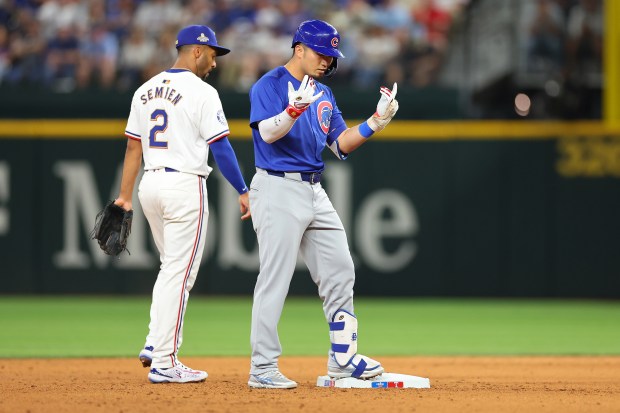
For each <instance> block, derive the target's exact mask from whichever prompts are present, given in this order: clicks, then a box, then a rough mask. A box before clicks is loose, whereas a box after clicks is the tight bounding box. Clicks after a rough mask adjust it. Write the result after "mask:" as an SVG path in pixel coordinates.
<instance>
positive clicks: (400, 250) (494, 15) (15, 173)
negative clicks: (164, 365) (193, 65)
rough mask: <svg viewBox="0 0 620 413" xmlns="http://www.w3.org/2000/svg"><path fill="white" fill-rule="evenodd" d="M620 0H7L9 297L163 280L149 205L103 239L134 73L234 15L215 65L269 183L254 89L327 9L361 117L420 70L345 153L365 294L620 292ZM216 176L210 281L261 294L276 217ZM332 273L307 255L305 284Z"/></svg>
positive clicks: (340, 170) (4, 167) (347, 102)
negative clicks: (387, 115) (265, 246)
mask: <svg viewBox="0 0 620 413" xmlns="http://www.w3.org/2000/svg"><path fill="white" fill-rule="evenodd" d="M619 3H620V2H618V1H615V0H607V1H603V0H469V1H468V0H434V1H433V0H403V1H397V0H374V1H372V0H338V1H325V0H309V1H296V0H283V1H279V0H237V1H235V0H188V1H173V0H154V1H139V0H0V263H1V269H0V293H2V294H15V293H20V294H60V293H62V294H65V293H97V294H144V295H147V294H149V293H150V291H151V289H152V285H153V282H154V279H155V276H156V273H157V266H158V256H157V254H156V252H155V251H156V249H155V247H154V244H153V242H152V239H151V236H150V232H149V230H148V226H147V223H146V221H145V219H144V217H143V215H142V213H141V211H140V210H139V204H138V202H135V204H134V206H136V209H137V211H136V212H137V213H136V217H135V221H134V227H133V232H132V235H131V241H130V245H129V250H130V251H131V255H123V256H122V257H121V258H120V260H117V259H111V258H110V257H107V256H105V255H103V253H102V252H101V251H100V250H99V248H98V246H97V244H96V243H95V242H94V241H91V240H89V232H90V230H91V228H92V225H93V223H94V217H95V215H96V213H97V211H98V210H99V209H100V208H101V207H102V206H103V205H104V203H105V202H106V200H108V199H112V198H114V197H115V195H116V194H117V192H118V186H119V182H120V171H121V167H122V160H123V154H124V148H125V138H124V136H123V131H124V127H125V121H126V118H127V115H128V113H129V104H130V101H131V96H132V93H133V91H134V89H135V88H136V87H137V86H138V85H139V84H140V83H141V82H143V81H144V80H146V79H148V78H149V77H150V76H152V75H154V74H156V73H158V72H160V71H161V70H164V69H166V68H168V67H169V66H170V65H171V64H172V63H173V61H174V58H175V49H174V40H175V35H176V33H177V31H178V29H179V28H180V27H182V26H184V25H187V24H207V25H209V26H211V27H212V28H214V29H215V31H216V33H217V35H218V41H219V43H220V44H223V45H225V46H226V47H229V48H231V49H232V51H233V52H232V53H231V54H230V55H227V56H225V57H221V58H219V59H218V60H217V64H218V69H217V70H216V71H215V72H214V74H213V75H212V77H210V78H209V82H210V83H212V84H213V85H214V86H215V87H216V88H217V89H218V90H219V93H220V96H221V99H222V101H223V104H224V109H225V111H226V114H227V117H228V118H229V120H230V124H231V130H232V135H231V139H232V143H233V146H234V147H235V149H236V151H237V154H238V156H239V160H240V163H241V165H242V169H243V171H244V176H245V178H246V181H247V182H249V181H250V179H251V176H252V174H253V153H252V143H251V139H250V131H249V127H248V120H247V119H248V117H249V99H248V96H247V93H248V90H249V88H250V87H251V85H252V84H253V82H254V81H256V80H257V79H258V78H259V77H260V76H261V75H262V74H263V73H264V72H266V71H267V70H269V69H271V68H272V67H274V66H277V65H280V64H283V63H284V62H286V60H287V59H288V57H289V56H290V55H291V48H290V46H291V44H290V39H291V34H292V32H293V31H294V30H295V28H296V27H297V26H298V25H299V23H300V22H302V21H304V20H307V19H309V18H321V19H325V20H327V21H329V22H330V23H332V24H333V25H334V26H336V27H337V29H338V30H339V32H340V34H341V36H342V43H341V47H342V51H343V53H344V54H345V56H346V59H343V60H341V61H339V69H338V73H337V74H336V75H335V76H334V77H333V78H331V79H327V80H326V81H325V83H326V84H327V85H328V86H330V87H331V88H332V89H333V90H334V92H335V95H336V97H337V100H338V104H339V107H340V108H341V109H342V110H343V112H344V115H345V119H347V120H348V123H349V125H354V124H355V122H356V121H359V120H363V119H365V118H366V117H368V116H369V115H370V114H371V113H372V112H373V111H374V107H375V105H376V101H377V99H378V97H379V94H378V89H379V86H380V85H383V84H385V85H391V84H392V83H393V82H398V84H399V93H398V99H399V102H400V110H399V112H398V115H397V117H396V120H395V121H394V122H393V123H392V124H391V125H390V127H389V128H387V129H386V130H385V131H384V132H382V133H381V134H380V135H378V136H376V137H373V139H372V140H371V141H370V142H369V143H368V144H367V146H365V147H364V148H363V150H360V151H358V152H356V153H355V154H354V155H353V156H351V158H350V159H349V160H347V161H346V162H337V161H336V160H335V159H332V158H331V157H330V156H329V155H328V154H326V155H325V159H326V160H327V162H328V165H327V169H326V174H325V187H326V189H327V191H328V193H329V194H330V197H331V199H332V202H333V203H334V204H335V206H336V209H338V211H339V213H340V215H341V218H342V220H343V222H344V224H345V227H346V228H347V233H348V236H349V244H350V248H351V251H352V253H353V255H354V259H355V262H356V268H357V282H356V294H357V295H358V296H403V297H421V296H431V297H438V296H441V297H454V296H458V297H578V298H616V299H617V298H620V277H619V276H618V275H619V272H620V253H619V252H618V251H619V246H620V245H619V242H618V237H619V234H620V218H619V217H618V211H620V181H619V178H620V102H619V100H620V93H619V92H620V29H618V25H617V24H616V25H615V26H614V25H613V24H611V22H612V21H613V20H614V18H615V20H616V21H617V20H618V18H620V7H619ZM211 164H214V162H212V161H211ZM208 188H209V198H210V211H211V216H210V223H209V225H210V228H209V238H208V242H207V246H206V254H205V256H204V259H203V263H202V269H201V273H200V274H199V277H198V280H197V283H196V285H195V287H194V290H193V292H194V293H197V294H221V295H246V296H249V295H250V294H251V292H252V290H253V286H254V281H255V277H256V275H257V274H258V268H259V267H258V265H259V264H258V255H257V246H256V239H255V234H254V233H253V232H252V228H251V225H250V224H248V223H242V222H240V221H239V216H238V215H239V214H238V210H237V206H236V196H235V194H234V191H233V190H232V189H231V188H229V186H228V185H227V184H226V183H225V181H224V180H223V178H222V177H221V175H220V174H219V172H217V171H214V173H213V174H212V176H211V177H210V179H209V182H208ZM135 200H137V197H135V196H134V201H135ZM315 291H316V287H315V286H314V285H313V284H312V282H311V280H310V277H308V276H307V271H306V270H305V266H304V265H303V263H301V261H300V265H299V274H297V276H296V277H294V280H293V284H292V286H291V292H292V293H293V294H297V295H315V294H316V293H315Z"/></svg>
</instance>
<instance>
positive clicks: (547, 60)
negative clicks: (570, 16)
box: [521, 0, 565, 73]
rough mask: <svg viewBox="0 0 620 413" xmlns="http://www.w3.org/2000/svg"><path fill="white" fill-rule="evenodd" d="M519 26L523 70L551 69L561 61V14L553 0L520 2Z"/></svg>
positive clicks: (562, 51) (546, 71) (555, 67)
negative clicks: (520, 23)
mask: <svg viewBox="0 0 620 413" xmlns="http://www.w3.org/2000/svg"><path fill="white" fill-rule="evenodd" d="M521 19H522V22H523V23H522V25H521V27H522V30H523V31H524V33H526V38H525V42H526V44H525V52H526V70H527V71H530V72H545V73H549V72H554V71H557V70H559V69H560V68H561V67H562V66H563V64H564V35H565V31H564V26H565V23H564V16H563V13H562V8H561V7H560V5H558V4H557V3H556V2H555V1H553V0H533V1H530V2H528V3H526V4H524V6H523V12H522V18H521Z"/></svg>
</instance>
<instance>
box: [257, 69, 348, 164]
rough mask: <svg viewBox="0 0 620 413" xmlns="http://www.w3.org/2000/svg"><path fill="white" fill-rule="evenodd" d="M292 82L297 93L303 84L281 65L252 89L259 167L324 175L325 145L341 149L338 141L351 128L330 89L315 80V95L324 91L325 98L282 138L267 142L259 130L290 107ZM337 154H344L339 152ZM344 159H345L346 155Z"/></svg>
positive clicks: (315, 103)
mask: <svg viewBox="0 0 620 413" xmlns="http://www.w3.org/2000/svg"><path fill="white" fill-rule="evenodd" d="M288 82H291V83H292V84H293V87H294V88H295V90H297V89H299V85H300V84H301V82H300V81H299V80H297V79H295V78H294V77H293V76H292V75H291V74H290V73H289V71H288V70H286V68H284V67H283V66H280V67H277V68H275V69H273V70H271V71H270V72H268V73H266V74H265V75H264V76H263V77H261V78H260V79H259V80H258V82H256V83H255V84H254V86H252V89H251V90H250V104H251V109H250V126H251V127H252V136H253V140H254V153H255V164H256V166H257V167H259V168H263V169H269V170H274V171H284V172H320V171H322V170H323V169H324V167H325V164H324V163H323V157H322V156H321V153H322V152H323V150H324V149H325V146H326V145H328V146H330V147H332V148H334V146H335V147H336V148H337V144H338V142H337V141H336V140H337V139H338V136H340V134H341V133H342V132H343V131H344V130H345V129H346V128H347V125H346V124H345V122H344V119H342V112H341V111H340V109H338V106H336V99H335V98H334V95H333V93H332V91H331V89H330V88H329V87H327V86H325V85H323V84H321V83H318V82H316V81H315V85H316V92H315V94H316V93H319V92H320V91H321V90H322V91H323V92H324V93H323V96H321V97H320V98H319V100H317V101H316V102H314V103H313V104H312V105H310V107H309V108H308V109H307V110H306V111H305V112H304V113H303V114H302V115H301V116H300V117H299V118H298V119H297V121H296V122H295V123H294V125H293V128H292V129H291V130H290V131H289V132H288V133H287V134H286V135H284V136H283V137H282V138H281V139H279V140H277V141H275V142H274V143H267V142H265V141H264V140H263V138H261V136H260V132H259V131H258V123H259V122H260V121H262V120H265V119H269V118H271V117H273V116H275V115H277V114H279V113H281V112H282V111H283V110H284V109H286V107H287V106H288ZM337 152H338V153H340V151H339V150H337ZM340 157H341V158H342V159H344V158H345V156H344V154H340Z"/></svg>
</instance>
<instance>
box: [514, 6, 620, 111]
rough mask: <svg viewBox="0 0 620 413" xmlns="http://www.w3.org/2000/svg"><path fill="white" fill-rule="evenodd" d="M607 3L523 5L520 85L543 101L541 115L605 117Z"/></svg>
mask: <svg viewBox="0 0 620 413" xmlns="http://www.w3.org/2000/svg"><path fill="white" fill-rule="evenodd" d="M606 1H618V0H606ZM603 6H604V5H603V0H525V1H524V2H523V3H522V4H521V14H520V19H519V27H518V31H517V32H518V33H519V36H518V38H519V44H520V58H519V67H518V68H517V70H516V72H517V74H518V79H519V80H518V83H519V84H520V85H521V86H524V87H525V88H526V89H527V87H528V86H529V87H530V92H533V93H534V95H533V96H532V97H534V98H535V97H536V96H538V100H539V101H542V102H545V104H544V105H537V106H538V109H539V112H540V113H538V116H539V117H545V116H554V115H557V116H561V117H565V118H590V117H600V116H601V110H602V109H601V90H602V85H603V68H602V66H603V65H602V62H603V36H604V18H603ZM536 91H538V92H536ZM536 94H537V95H536ZM535 106H536V105H535ZM534 115H536V114H535V113H534Z"/></svg>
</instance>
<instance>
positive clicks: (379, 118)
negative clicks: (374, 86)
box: [368, 82, 398, 132]
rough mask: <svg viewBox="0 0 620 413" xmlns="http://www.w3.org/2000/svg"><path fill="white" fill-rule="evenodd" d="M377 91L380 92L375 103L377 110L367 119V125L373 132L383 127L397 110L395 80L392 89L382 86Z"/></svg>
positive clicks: (396, 86)
mask: <svg viewBox="0 0 620 413" xmlns="http://www.w3.org/2000/svg"><path fill="white" fill-rule="evenodd" d="M379 92H380V93H381V98H380V99H379V103H377V110H376V112H375V113H374V115H372V116H371V117H370V118H369V119H368V126H370V128H371V129H372V130H374V131H375V132H379V131H380V130H382V129H383V128H385V127H386V126H387V124H388V123H390V121H391V120H392V118H393V117H394V115H396V112H397V111H398V101H397V100H396V99H395V98H396V93H397V92H398V85H397V84H396V82H394V87H392V90H390V89H388V88H387V87H385V86H382V87H381V89H380V90H379Z"/></svg>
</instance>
